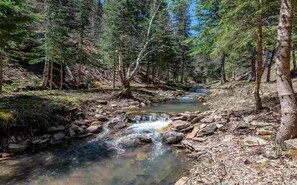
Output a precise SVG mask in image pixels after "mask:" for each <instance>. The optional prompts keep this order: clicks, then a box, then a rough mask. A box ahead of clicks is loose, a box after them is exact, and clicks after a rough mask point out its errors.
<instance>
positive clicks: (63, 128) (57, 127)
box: [47, 125, 65, 132]
mask: <svg viewBox="0 0 297 185" xmlns="http://www.w3.org/2000/svg"><path fill="white" fill-rule="evenodd" d="M64 130H65V127H64V126H62V125H60V126H54V127H50V128H49V129H48V130H47V131H48V132H59V131H64Z"/></svg>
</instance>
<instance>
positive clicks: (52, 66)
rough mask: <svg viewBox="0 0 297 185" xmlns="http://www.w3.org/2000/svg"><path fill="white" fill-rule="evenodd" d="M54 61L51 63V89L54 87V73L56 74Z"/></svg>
mask: <svg viewBox="0 0 297 185" xmlns="http://www.w3.org/2000/svg"><path fill="white" fill-rule="evenodd" d="M53 71H54V62H53V61H51V65H50V81H49V86H50V89H52V88H53V75H54V72H53Z"/></svg>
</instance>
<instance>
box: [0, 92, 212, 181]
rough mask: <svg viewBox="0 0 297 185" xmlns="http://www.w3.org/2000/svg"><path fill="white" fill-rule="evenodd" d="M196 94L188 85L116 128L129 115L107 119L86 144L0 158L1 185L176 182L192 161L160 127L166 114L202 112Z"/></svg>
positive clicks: (166, 123) (166, 121)
mask: <svg viewBox="0 0 297 185" xmlns="http://www.w3.org/2000/svg"><path fill="white" fill-rule="evenodd" d="M200 93H205V91H204V90H203V89H201V88H196V89H192V90H191V92H190V93H189V94H188V95H187V96H185V97H182V98H179V99H177V100H172V101H168V102H164V103H159V104H156V105H153V106H151V107H148V108H144V109H139V114H138V113H135V111H134V113H133V115H129V117H130V118H129V119H131V120H132V122H133V123H132V124H130V125H129V126H128V127H126V128H123V129H121V130H120V131H114V130H112V129H111V128H110V125H111V124H112V123H114V122H115V120H119V121H122V120H121V119H123V120H124V119H127V117H118V118H115V120H113V121H110V122H107V123H105V124H104V129H103V131H102V132H101V133H100V134H98V136H97V137H96V138H94V139H92V140H89V141H87V142H80V143H78V144H76V145H73V146H64V147H60V148H57V149H55V150H53V151H43V152H39V153H38V154H34V155H32V154H27V155H23V156H19V157H17V158H14V159H11V160H6V161H2V162H0V184H7V185H24V184H25V185H66V184H67V185H158V184H160V185H170V184H174V183H175V182H176V181H177V180H178V179H179V178H181V177H182V176H184V175H186V174H185V173H187V169H189V165H190V163H191V160H190V159H189V158H187V157H186V156H185V154H184V153H183V152H182V151H181V150H178V149H175V148H172V147H170V146H168V145H165V144H163V143H162V129H163V128H166V127H167V126H168V124H169V123H170V122H171V120H170V118H169V116H168V115H166V113H168V112H184V111H197V110H201V111H204V110H206V109H207V107H205V106H203V105H202V103H200V102H198V101H197V96H198V95H199V94H200ZM144 111H145V113H143V112H144ZM141 139H142V140H150V141H146V142H140V140H141ZM150 142H151V143H150Z"/></svg>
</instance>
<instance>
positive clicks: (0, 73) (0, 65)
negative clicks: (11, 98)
mask: <svg viewBox="0 0 297 185" xmlns="http://www.w3.org/2000/svg"><path fill="white" fill-rule="evenodd" d="M2 87H3V54H2V53H1V52H0V93H2V91H3V88H2Z"/></svg>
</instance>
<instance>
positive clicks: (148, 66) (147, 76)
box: [145, 55, 151, 85]
mask: <svg viewBox="0 0 297 185" xmlns="http://www.w3.org/2000/svg"><path fill="white" fill-rule="evenodd" d="M150 59H151V58H150V55H148V56H147V63H146V73H145V76H146V84H147V85H149V84H150V74H149V72H150Z"/></svg>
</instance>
